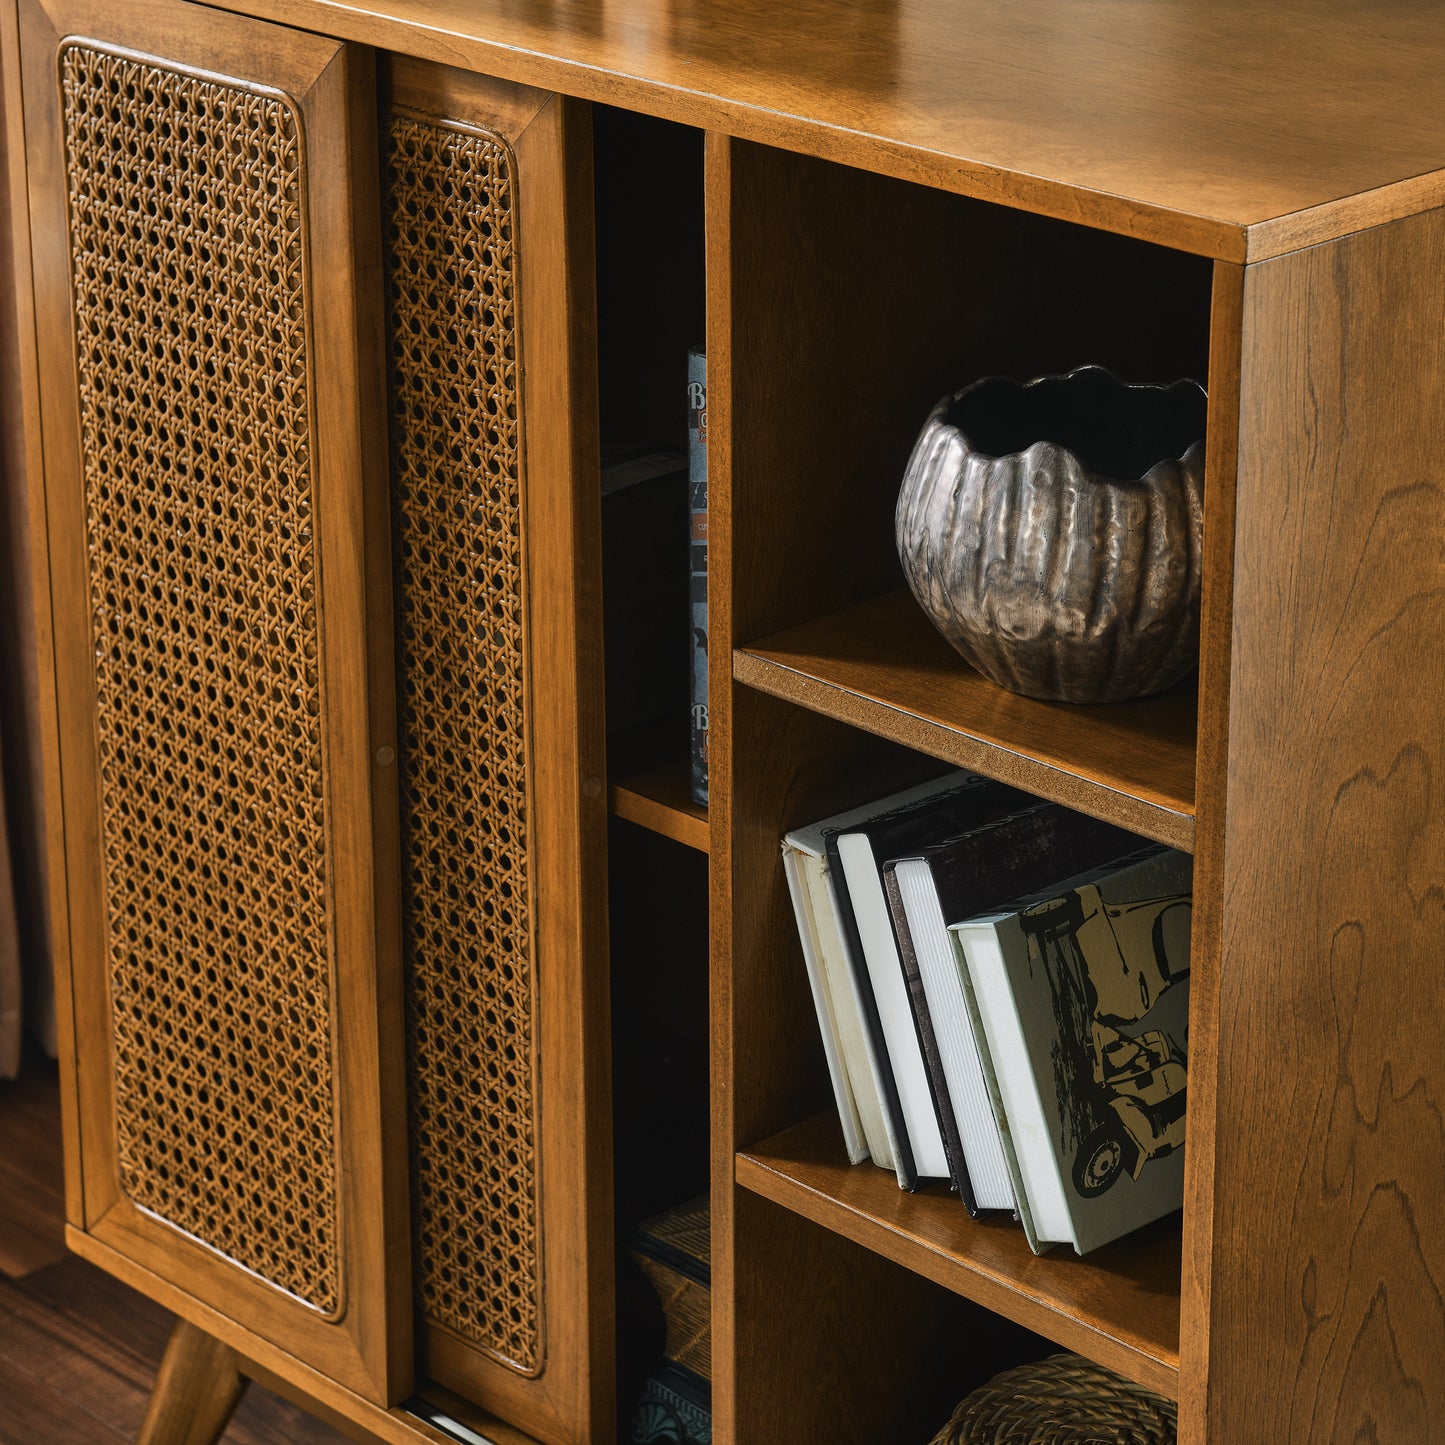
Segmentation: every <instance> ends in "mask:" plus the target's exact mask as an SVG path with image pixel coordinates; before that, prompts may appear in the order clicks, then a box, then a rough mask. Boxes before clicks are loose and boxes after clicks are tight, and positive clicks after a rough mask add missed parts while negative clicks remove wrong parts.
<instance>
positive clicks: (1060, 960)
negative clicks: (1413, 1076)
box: [783, 772, 1192, 1254]
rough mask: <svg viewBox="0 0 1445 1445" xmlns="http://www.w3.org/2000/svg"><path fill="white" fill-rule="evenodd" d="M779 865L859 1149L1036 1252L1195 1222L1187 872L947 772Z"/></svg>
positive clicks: (1143, 849) (1095, 829)
mask: <svg viewBox="0 0 1445 1445" xmlns="http://www.w3.org/2000/svg"><path fill="white" fill-rule="evenodd" d="M783 864H784V869H785V871H786V874H787V879H788V888H789V892H790V895H791V897H792V902H793V910H794V913H795V915H796V918H797V923H798V934H799V938H800V940H801V943H802V948H803V957H804V961H805V963H806V965H807V970H808V979H809V983H810V985H811V988H812V993H813V1001H814V1004H815V1005H816V1008H817V1014H818V1023H819V1028H820V1031H821V1033H822V1038H823V1049H824V1053H825V1055H826V1057H827V1061H828V1070H829V1074H830V1076H831V1079H832V1084H833V1092H834V1096H835V1099H836V1101H837V1105H838V1116H839V1120H840V1122H841V1124H842V1129H843V1138H844V1142H845V1144H846V1147H847V1150H848V1155H849V1158H850V1159H851V1160H852V1161H853V1162H854V1163H861V1162H863V1161H864V1160H867V1159H871V1160H872V1161H873V1163H874V1164H876V1165H878V1166H880V1167H882V1168H885V1169H891V1170H894V1171H895V1172H896V1173H897V1176H898V1182H899V1184H900V1186H901V1187H902V1188H904V1189H909V1190H912V1189H917V1188H918V1187H919V1186H920V1185H921V1184H923V1183H925V1182H927V1181H930V1180H938V1179H942V1180H948V1181H950V1182H951V1184H952V1185H953V1187H954V1188H955V1189H956V1190H957V1192H958V1194H959V1197H960V1199H961V1200H962V1203H963V1205H964V1207H965V1208H966V1209H967V1210H968V1212H969V1213H970V1214H971V1215H974V1216H975V1217H976V1216H978V1215H980V1214H982V1213H984V1212H987V1211H1006V1212H1012V1213H1013V1214H1015V1215H1016V1216H1017V1217H1018V1219H1019V1220H1020V1221H1021V1223H1022V1224H1023V1227H1024V1231H1025V1233H1026V1235H1027V1237H1028V1241H1029V1244H1030V1246H1031V1247H1032V1248H1033V1249H1034V1251H1035V1252H1036V1253H1042V1252H1043V1251H1044V1250H1046V1249H1048V1248H1050V1247H1052V1246H1053V1245H1056V1244H1068V1245H1072V1246H1073V1247H1074V1248H1075V1249H1076V1250H1077V1251H1078V1252H1079V1253H1080V1254H1082V1253H1084V1252H1086V1251H1087V1250H1090V1249H1094V1248H1097V1247H1098V1246H1099V1245H1101V1244H1105V1243H1108V1242H1109V1241H1110V1240H1112V1239H1116V1238H1118V1237H1119V1236H1120V1235H1122V1234H1125V1233H1127V1232H1129V1231H1130V1230H1133V1229H1136V1228H1138V1227H1140V1226H1141V1225H1144V1224H1147V1223H1149V1222H1150V1221H1151V1220H1154V1219H1157V1218H1159V1217H1160V1216H1162V1215H1164V1214H1167V1213H1169V1212H1170V1211H1172V1210H1174V1209H1177V1208H1179V1206H1180V1204H1181V1202H1182V1198H1183V1187H1184V1165H1183V1143H1184V1098H1185V1080H1186V1046H1187V1028H1188V1016H1189V935H1190V917H1191V887H1192V860H1191V859H1190V858H1189V856H1188V855H1187V854H1184V853H1181V852H1179V851H1177V850H1173V849H1167V848H1164V847H1161V846H1159V845H1157V844H1151V843H1148V842H1146V841H1145V840H1143V839H1141V838H1138V837H1136V836H1134V835H1133V834H1131V833H1128V832H1125V831H1124V830H1123V829H1121V828H1118V827H1116V826H1114V825H1113V824H1110V823H1105V822H1101V821H1099V820H1098V819H1095V818H1089V817H1086V816H1084V815H1083V814H1080V813H1075V812H1072V811H1070V810H1069V809H1067V808H1064V807H1061V806H1059V805H1058V804H1055V803H1045V802H1040V801H1039V800H1038V799H1036V798H1033V797H1031V796H1029V795H1028V794H1026V793H1022V792H1019V791H1018V790H1017V789H1015V788H1011V787H1008V786H1006V785H1005V784H1002V783H997V782H993V781H991V780H989V779H986V778H980V777H976V776H974V775H973V774H970V773H962V772H956V773H950V774H948V775H946V776H945V777H943V778H939V779H936V780H934V781H933V782H930V783H926V784H923V785H921V786H918V787H915V788H910V789H907V790H905V791H903V792H899V793H894V794H892V795H891V796H889V797H886V798H881V799H878V800H877V801H875V802H872V803H869V804H866V805H864V806H862V807H858V808H855V809H853V810H851V811H849V812H846V813H840V814H837V815H835V816H834V817H831V818H825V819H822V820H821V821H819V822H817V823H814V824H813V825H811V826H810V827H805V828H799V829H797V830H795V831H794V832H791V833H789V834H788V835H787V837H786V838H785V839H784V840H783Z"/></svg>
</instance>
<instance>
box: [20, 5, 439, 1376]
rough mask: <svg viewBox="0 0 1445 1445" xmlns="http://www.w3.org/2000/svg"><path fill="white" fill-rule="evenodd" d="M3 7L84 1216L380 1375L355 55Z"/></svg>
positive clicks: (367, 114)
mask: <svg viewBox="0 0 1445 1445" xmlns="http://www.w3.org/2000/svg"><path fill="white" fill-rule="evenodd" d="M23 16H24V26H25V29H24V42H25V55H24V63H25V66H26V71H25V74H26V98H27V106H28V109H27V135H28V143H29V160H30V171H31V177H32V197H31V208H32V216H33V218H34V224H35V228H36V235H37V245H36V247H35V252H36V273H37V274H36V290H37V309H38V315H39V317H40V319H41V329H42V336H43V338H44V342H43V345H42V358H41V364H42V369H43V371H44V375H43V378H42V379H43V383H44V391H43V395H44V403H45V408H46V409H45V411H44V415H43V426H44V445H45V455H46V506H47V519H48V531H49V537H50V546H51V555H52V611H53V614H54V618H55V637H56V666H57V679H58V698H57V701H58V706H59V724H60V739H59V744H60V752H61V757H60V770H61V776H62V785H63V795H62V801H63V811H64V817H63V824H64V829H65V836H66V878H67V893H68V897H69V909H68V912H69V922H70V935H71V956H70V959H69V964H70V970H71V982H72V988H73V994H74V1005H75V1013H76V1038H77V1043H76V1052H77V1058H76V1060H75V1064H76V1068H75V1089H76V1102H77V1104H78V1117H79V1119H80V1147H81V1156H82V1157H81V1166H82V1180H83V1185H82V1196H83V1197H82V1199H81V1200H80V1201H79V1202H78V1203H79V1207H78V1209H77V1208H76V1207H75V1202H74V1201H73V1202H72V1214H73V1215H78V1217H79V1219H80V1220H81V1221H82V1222H83V1226H84V1229H85V1230H86V1231H87V1232H88V1233H89V1234H90V1235H92V1236H93V1237H94V1238H95V1239H96V1240H98V1241H100V1242H101V1243H103V1244H105V1245H107V1246H109V1247H110V1248H112V1249H114V1250H117V1251H118V1252H120V1253H121V1254H123V1255H125V1256H126V1257H127V1258H129V1259H131V1260H133V1261H134V1262H135V1263H136V1264H138V1265H141V1266H142V1267H143V1268H145V1269H146V1270H149V1271H150V1272H152V1273H153V1274H155V1275H157V1276H159V1277H160V1278H161V1279H162V1280H165V1281H167V1282H168V1284H169V1285H171V1286H173V1287H174V1288H175V1289H176V1290H177V1291H180V1292H183V1295H182V1297H181V1298H180V1299H176V1298H172V1297H170V1296H169V1295H167V1298H166V1302H167V1303H169V1304H171V1305H172V1306H173V1307H176V1308H180V1309H182V1311H184V1308H185V1297H186V1296H189V1297H190V1298H192V1299H194V1300H195V1301H197V1302H198V1303H199V1304H202V1305H205V1304H209V1305H211V1306H218V1307H220V1308H222V1309H223V1310H225V1312H226V1313H227V1314H228V1315H230V1316H231V1317H232V1318H233V1319H234V1320H235V1321H236V1322H237V1323H238V1324H240V1325H241V1326H243V1327H244V1328H245V1329H246V1330H248V1331H252V1332H254V1333H255V1334H256V1335H258V1336H260V1337H261V1338H263V1339H265V1340H268V1341H270V1342H272V1343H273V1344H275V1345H277V1346H279V1347H280V1348H282V1349H284V1350H286V1351H287V1352H288V1353H290V1354H294V1355H297V1356H298V1357H300V1358H302V1359H305V1360H307V1361H308V1362H309V1363H311V1364H313V1365H317V1366H319V1367H321V1368H323V1369H324V1370H326V1372H327V1373H329V1374H331V1375H332V1376H333V1377H334V1378H336V1379H337V1380H338V1381H340V1382H342V1383H344V1384H346V1385H347V1386H349V1387H350V1388H352V1389H355V1390H357V1391H359V1392H361V1393H363V1394H366V1395H368V1396H370V1397H371V1398H374V1399H378V1400H387V1399H390V1398H394V1397H395V1395H396V1393H397V1392H398V1391H399V1390H401V1389H404V1388H405V1387H406V1385H407V1383H408V1373H409V1367H410V1359H409V1354H410V1351H409V1347H408V1331H407V1325H406V1319H405V1313H404V1309H403V1308H402V1307H401V1302H402V1301H404V1299H405V1293H406V1282H405V1277H404V1268H405V1248H404V1242H405V1234H406V1225H405V1199H404V1194H403V1190H404V1164H403V1163H402V1162H401V1161H402V1158H403V1154H404V1126H403V1125H402V1122H401V1113H400V1106H399V1096H400V1092H401V1069H400V1039H399V1037H392V1038H388V1037H387V1031H388V1029H390V1030H392V1031H393V1033H396V1032H398V1031H397V1030H396V1029H395V1014H396V1011H397V1003H398V1000H399V992H400V988H399V968H398V960H397V938H398V931H399V928H398V921H397V897H396V895H397V885H396V871H397V869H396V856H395V840H396V813H395V793H394V786H395V785H394V773H395V769H394V767H392V766H390V762H391V750H392V749H393V748H394V741H395V738H394V721H393V711H392V689H391V676H392V675H391V665H390V626H389V612H388V610H387V609H386V608H385V607H384V606H382V605H378V603H377V602H376V601H375V598H374V597H373V596H372V595H371V594H373V593H375V592H378V591H380V592H382V593H383V595H384V587H385V579H386V577H387V575H388V570H389V568H388V555H387V554H388V542H387V516H386V502H385V478H384V475H383V474H382V472H381V468H380V467H379V466H378V465H377V463H376V460H375V459H376V458H378V457H379V456H380V455H382V454H383V451H382V448H383V445H384V443H383V439H382V435H381V431H380V426H379V420H378V413H379V410H380V395H381V388H382V379H381V378H382V359H381V356H380V325H379V314H380V313H379V297H377V296H376V295H375V292H374V288H376V286H377V283H378V271H379V248H378V247H377V246H376V245H375V243H374V241H373V242H372V243H370V244H368V243H367V242H366V241H365V240H364V239H362V240H359V239H358V238H359V237H365V236H367V235H372V236H373V237H374V234H375V226H376V219H375V217H376V211H375V206H376V190H375V182H374V179H372V177H371V175H370V171H369V168H368V170H366V171H364V172H363V174H362V176H361V178H360V181H359V183H353V179H352V178H351V177H350V176H349V174H348V165H349V163H350V162H349V160H348V158H349V157H353V156H365V155H367V154H368V153H373V154H374V146H375V139H374V137H375V106H374V84H375V82H374V67H373V64H372V61H371V57H370V55H369V54H368V53H366V52H358V51H356V50H355V49H353V48H348V47H343V46H339V45H337V44H334V43H331V42H327V41H322V40H318V39H316V38H315V37H311V36H299V35H291V34H290V33H288V32H285V31H281V30H277V29H276V28H275V27H271V26H266V25H259V24H256V23H254V22H249V21H242V20H237V19H234V18H231V17H222V16H217V15H215V14H214V13H213V12H208V11H205V10H201V9H198V8H195V7H192V6H189V5H186V4H183V3H170V0H144V3H140V4H136V3H128V4H127V5H126V6H125V7H124V11H123V13H122V14H115V13H112V11H111V10H110V9H108V8H104V7H101V6H99V5H87V4H79V5H66V4H64V3H63V0H58V3H56V4H53V5H45V6H42V5H40V4H35V5H27V7H26V8H25V10H24V12H23ZM47 236H48V237H50V238H51V239H52V240H53V239H55V238H63V239H64V242H65V244H64V245H49V246H47V245H46V244H45V239H44V238H45V237H47ZM363 288H364V289H365V291H366V292H369V293H370V300H369V301H368V300H366V299H364V297H363ZM369 580H371V581H374V582H377V583H380V584H381V585H380V587H368V585H367V584H368V581H369ZM382 750H386V751H385V752H384V753H383V751H382ZM379 753H381V754H382V757H381V760H380V761H379V762H378V761H377V755H378V754H379ZM398 1241H400V1244H398Z"/></svg>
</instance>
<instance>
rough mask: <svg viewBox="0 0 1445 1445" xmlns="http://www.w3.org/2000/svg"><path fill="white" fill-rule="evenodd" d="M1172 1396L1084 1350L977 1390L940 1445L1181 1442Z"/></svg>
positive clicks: (1026, 1367) (957, 1412)
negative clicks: (1085, 1357)
mask: <svg viewBox="0 0 1445 1445" xmlns="http://www.w3.org/2000/svg"><path fill="white" fill-rule="evenodd" d="M1177 1438H1178V1412H1177V1410H1176V1408H1175V1406H1174V1404H1173V1402H1172V1401H1170V1400H1166V1399H1164V1398H1163V1397H1162V1396H1160V1395H1156V1394H1154V1393H1153V1392H1152V1391H1150V1390H1146V1389H1144V1388H1143V1386H1141V1385H1133V1384H1130V1382H1129V1381H1128V1380H1123V1379H1120V1377H1119V1376H1118V1375H1116V1374H1114V1372H1113V1371H1112V1370H1106V1369H1104V1368H1103V1367H1102V1366H1101V1365H1095V1364H1091V1363H1090V1362H1089V1361H1088V1360H1083V1359H1080V1358H1079V1356H1078V1355H1052V1356H1050V1358H1048V1359H1047V1360H1040V1361H1039V1362H1038V1363H1037V1364H1035V1365H1020V1366H1018V1367H1017V1368H1016V1369H1013V1370H1005V1371H1004V1372H1003V1374H1001V1375H996V1376H994V1378H993V1379H992V1380H990V1381H989V1382H988V1384H986V1385H983V1386H980V1387H979V1388H978V1389H977V1390H975V1391H974V1392H973V1394H971V1395H969V1396H968V1397H967V1398H966V1399H965V1400H964V1401H963V1403H962V1404H960V1405H959V1407H958V1409H956V1410H955V1411H954V1412H953V1418H952V1419H951V1420H950V1421H949V1422H948V1424H947V1425H945V1426H944V1427H943V1429H942V1430H940V1431H939V1433H938V1434H937V1435H935V1436H934V1437H933V1440H932V1445H1175V1441H1176V1440H1177Z"/></svg>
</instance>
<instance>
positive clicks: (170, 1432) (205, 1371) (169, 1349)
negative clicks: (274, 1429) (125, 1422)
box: [136, 1320, 249, 1445]
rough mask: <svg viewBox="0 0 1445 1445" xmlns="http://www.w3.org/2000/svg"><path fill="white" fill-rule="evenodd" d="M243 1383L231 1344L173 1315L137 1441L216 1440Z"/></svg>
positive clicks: (196, 1443) (200, 1444)
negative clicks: (172, 1323)
mask: <svg viewBox="0 0 1445 1445" xmlns="http://www.w3.org/2000/svg"><path fill="white" fill-rule="evenodd" d="M248 1383H249V1382H248V1381H247V1379H246V1377H245V1376H244V1375H243V1374H242V1373H241V1368H240V1359H239V1357H238V1356H237V1355H236V1352H235V1351H234V1350H232V1349H231V1348H230V1347H229V1346H228V1345H223V1344H222V1343H221V1342H220V1341H219V1340H217V1339H214V1338H213V1337H212V1336H210V1335H208V1334H207V1333H206V1332H205V1331H204V1330H198V1329H197V1328H196V1327H195V1325H192V1324H187V1323H186V1321H185V1320H177V1321H176V1325H175V1328H174V1329H173V1330H172V1331H171V1338H170V1342H169V1344H167V1345H166V1354H165V1358H164V1359H163V1360H162V1361H161V1368H160V1373H159V1374H158V1375H157V1376H156V1383H155V1388H154V1389H153V1390H152V1391H151V1399H150V1404H149V1405H148V1406H147V1407H146V1417H145V1420H144V1422H143V1423H142V1425H141V1427H140V1434H139V1435H138V1436H137V1437H136V1445H215V1442H216V1441H217V1440H219V1439H220V1438H221V1432H222V1431H223V1430H224V1429H225V1428H226V1426H227V1424H229V1423H230V1419H231V1414H232V1412H233V1411H234V1410H235V1408H236V1406H237V1405H238V1404H239V1403H240V1401H241V1396H242V1395H243V1394H245V1392H246V1386H247V1384H248Z"/></svg>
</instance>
